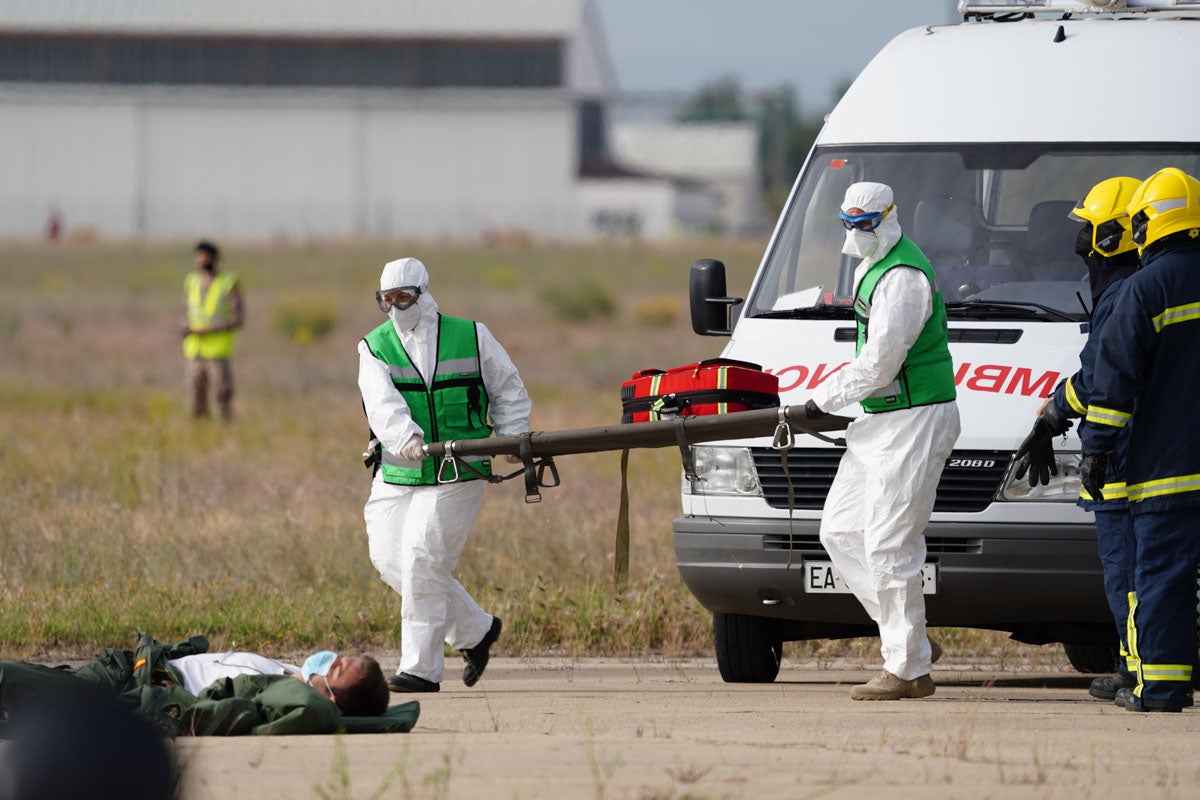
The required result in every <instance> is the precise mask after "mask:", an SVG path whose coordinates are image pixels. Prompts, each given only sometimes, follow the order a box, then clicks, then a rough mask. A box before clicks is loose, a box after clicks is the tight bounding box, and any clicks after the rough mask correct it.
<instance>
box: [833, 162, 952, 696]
mask: <svg viewBox="0 0 1200 800" xmlns="http://www.w3.org/2000/svg"><path fill="white" fill-rule="evenodd" d="M892 205H893V200H892V190H891V188H890V187H888V186H886V185H884V184H881V183H856V184H854V185H852V186H850V187H849V189H847V191H846V197H845V200H844V201H843V203H842V210H843V211H848V210H849V209H852V208H860V209H862V210H863V211H865V212H868V213H871V212H881V211H884V210H885V209H887V208H889V207H890V206H892ZM872 234H873V237H874V240H873V241H872ZM900 237H901V230H900V223H899V221H898V220H897V219H896V211H895V208H894V207H893V208H892V209H891V212H890V213H888V214H886V215H885V216H884V218H883V221H882V222H881V223H880V224H879V226H878V227H877V228H876V229H875V230H874V231H873V232H864V231H858V230H852V231H847V237H846V245H845V247H844V248H843V252H845V253H847V254H850V255H862V256H864V258H863V261H862V263H861V264H860V265H859V266H858V267H857V268H856V269H855V271H854V290H855V293H856V294H857V291H858V285H859V282H860V281H861V280H862V278H863V276H864V275H865V274H866V272H867V270H868V269H869V268H870V267H871V266H872V265H874V264H875V263H877V262H878V261H879V260H880V259H882V258H883V257H884V256H885V255H887V253H888V251H890V250H891V249H892V247H893V246H895V244H896V243H897V242H898V241H900ZM932 302H933V293H932V289H931V287H930V285H929V281H928V280H927V279H926V278H925V276H924V275H923V274H922V273H921V272H920V271H919V270H917V269H908V268H904V267H895V268H892V269H889V270H888V271H887V272H886V273H884V276H883V277H882V278H881V279H880V280H879V282H878V284H876V287H875V292H874V295H873V297H872V300H871V321H870V336H869V337H868V339H867V341H866V343H865V344H864V345H863V347H862V350H861V352H860V353H859V354H858V357H857V358H855V359H854V360H853V361H852V362H850V363H849V364H847V365H846V366H845V367H843V368H842V369H840V370H838V371H837V372H835V373H833V375H831V376H830V378H829V380H827V381H826V382H825V383H823V384H821V385H820V386H819V387H817V389H816V390H815V391H814V392H813V396H812V399H813V401H814V402H815V403H816V404H817V405H818V406H819V407H820V409H821V410H822V411H825V412H829V413H832V412H835V411H837V410H838V409H841V408H844V407H845V406H848V405H850V404H852V403H856V402H859V401H861V400H863V399H865V398H867V397H870V396H871V395H872V394H874V393H875V392H876V391H878V390H880V389H882V388H883V387H885V386H887V385H888V384H890V383H891V382H892V381H893V380H894V379H895V378H896V376H897V374H898V373H899V372H900V367H901V365H902V364H903V363H904V359H905V356H906V355H907V354H908V351H909V349H910V348H911V347H912V346H913V343H914V342H916V340H917V337H918V335H919V334H920V332H921V329H922V327H923V326H924V325H925V322H926V321H927V320H928V319H929V317H930V316H931V314H932V313H933V304H932ZM958 434H959V417H958V405H957V404H956V403H955V402H947V403H936V404H932V405H924V406H917V407H914V408H907V409H900V410H896V411H888V412H884V413H875V414H863V415H862V416H860V417H859V418H858V419H856V420H854V421H853V422H851V423H850V425H849V427H848V428H847V429H846V452H845V453H844V454H843V456H842V459H841V463H840V464H839V466H838V471H837V475H836V477H835V478H834V480H833V485H832V486H831V487H830V489H829V495H828V497H827V498H826V500H825V510H824V513H823V514H822V517H821V543H822V544H823V545H824V546H825V549H826V550H827V551H828V552H829V556H830V558H831V559H832V561H833V565H834V568H835V569H836V570H837V571H838V573H839V574H840V575H841V577H842V578H843V579H844V580H845V581H846V584H847V585H848V586H849V587H850V589H851V591H853V592H854V595H855V596H856V597H857V598H858V600H859V602H860V603H862V605H863V608H864V609H866V611H867V613H868V614H869V615H870V616H871V619H872V620H874V621H875V622H876V623H877V624H878V625H879V634H880V639H881V641H882V648H881V650H882V653H883V659H884V669H885V670H887V671H888V672H890V673H892V674H893V675H895V676H897V677H899V678H902V679H904V680H906V681H912V680H915V679H916V678H919V677H921V676H923V675H928V674H929V672H930V670H931V653H930V643H929V639H928V637H927V635H926V633H925V597H924V595H923V594H922V592H921V569H922V566H923V565H924V563H925V537H924V532H925V526H926V525H927V524H928V523H929V516H930V514H931V513H932V511H933V502H934V497H935V495H936V492H937V485H938V480H939V479H940V477H941V474H942V468H943V466H944V465H945V462H946V459H947V458H949V456H950V453H951V451H952V449H953V447H954V442H955V441H956V440H957V439H958Z"/></svg>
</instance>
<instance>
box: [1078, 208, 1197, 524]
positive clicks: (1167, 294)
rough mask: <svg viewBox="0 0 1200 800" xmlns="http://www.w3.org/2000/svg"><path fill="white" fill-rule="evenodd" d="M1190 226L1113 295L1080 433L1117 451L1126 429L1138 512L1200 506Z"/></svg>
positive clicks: (1155, 248) (1099, 447)
mask: <svg viewBox="0 0 1200 800" xmlns="http://www.w3.org/2000/svg"><path fill="white" fill-rule="evenodd" d="M1189 233H1196V234H1200V231H1191V232H1182V233H1180V234H1175V235H1173V236H1171V237H1168V239H1166V240H1162V241H1160V242H1156V243H1155V244H1154V245H1151V247H1150V248H1149V249H1147V250H1146V251H1145V253H1144V254H1143V257H1142V269H1141V270H1139V271H1138V272H1136V273H1135V274H1134V275H1133V276H1132V277H1130V278H1129V279H1127V280H1126V281H1125V285H1124V287H1123V288H1122V289H1121V291H1120V294H1119V295H1118V296H1117V297H1116V299H1115V302H1114V308H1113V312H1112V316H1111V318H1110V319H1109V321H1108V322H1107V323H1106V324H1105V326H1104V330H1103V331H1102V332H1101V334H1100V345H1099V351H1098V353H1097V358H1096V367H1095V372H1094V380H1095V385H1094V387H1093V390H1092V396H1091V399H1090V400H1089V402H1088V412H1087V423H1088V424H1087V425H1085V426H1083V428H1082V430H1081V431H1080V436H1081V437H1082V439H1083V445H1084V452H1086V453H1111V452H1114V451H1115V449H1116V447H1117V442H1118V440H1119V439H1120V436H1121V433H1122V431H1124V430H1126V429H1128V434H1127V435H1128V437H1129V456H1128V459H1127V461H1128V463H1127V465H1126V471H1125V480H1126V484H1127V487H1126V488H1127V491H1128V494H1129V500H1130V508H1131V510H1132V511H1133V512H1134V513H1138V511H1158V510H1166V509H1171V508H1184V507H1189V506H1197V505H1200V448H1198V447H1196V445H1195V441H1194V436H1193V432H1194V431H1195V428H1196V413H1195V408H1196V398H1197V397H1198V396H1200V370H1198V369H1196V368H1195V364H1196V358H1197V353H1198V352H1200V313H1196V310H1197V309H1200V239H1198V238H1194V237H1192V236H1190V235H1189ZM1135 408H1136V409H1137V414H1136V417H1135V416H1134V409H1135Z"/></svg>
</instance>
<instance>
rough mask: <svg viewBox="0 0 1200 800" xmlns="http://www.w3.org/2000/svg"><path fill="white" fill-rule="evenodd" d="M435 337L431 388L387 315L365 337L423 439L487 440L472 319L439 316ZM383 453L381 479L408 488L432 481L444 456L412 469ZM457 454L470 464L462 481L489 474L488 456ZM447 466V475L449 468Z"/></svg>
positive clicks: (462, 472)
mask: <svg viewBox="0 0 1200 800" xmlns="http://www.w3.org/2000/svg"><path fill="white" fill-rule="evenodd" d="M437 337H438V338H437V342H438V346H437V366H436V367H435V369H434V373H433V381H432V382H431V384H430V385H429V386H426V385H425V379H424V377H423V376H422V375H421V373H420V372H418V371H417V368H416V366H414V365H413V362H412V359H411V358H409V357H408V353H406V352H405V350H404V345H402V344H401V343H400V337H399V336H398V335H396V328H395V326H394V325H392V321H391V320H390V319H389V320H388V321H387V322H385V323H383V324H382V325H380V326H379V327H378V328H376V329H375V330H373V331H371V332H370V333H368V334H367V335H366V336H365V337H364V339H363V340H364V341H365V342H366V343H367V347H369V348H370V349H371V354H372V355H374V356H375V357H376V358H378V359H379V360H380V361H383V362H384V363H386V364H387V365H388V368H389V370H390V371H391V375H392V383H393V384H395V386H396V389H397V390H398V391H399V392H400V395H401V397H403V398H404V402H406V403H408V410H409V413H410V414H412V418H413V422H415V423H417V424H418V425H420V426H421V431H422V432H423V433H424V435H425V441H427V442H444V441H449V440H452V439H486V438H487V437H489V436H491V435H492V429H491V427H490V426H489V425H488V423H487V413H488V396H487V389H486V388H485V387H484V385H483V373H482V372H481V368H480V364H479V341H478V339H477V338H476V333H475V323H474V322H473V321H471V320H469V319H460V318H458V317H448V316H446V315H444V314H439V315H438V334H437ZM381 455H382V460H381V462H380V470H381V471H382V472H383V479H384V481H386V482H387V483H397V484H404V485H407V486H426V485H432V484H436V483H437V482H438V475H439V474H440V473H439V471H440V470H441V469H442V461H443V460H444V459H441V458H434V457H432V456H430V457H429V458H426V459H425V460H424V461H422V462H421V466H420V467H413V466H410V465H411V464H412V462H411V461H405V460H403V459H401V458H399V457H398V456H396V455H394V454H392V453H390V452H388V449H387V448H386V447H384V448H383V451H382V454H381ZM457 458H458V460H459V461H461V462H465V463H466V464H468V465H469V468H463V469H461V470H459V479H460V480H474V479H476V478H479V477H482V476H486V475H490V474H491V473H492V469H491V463H492V462H491V459H490V458H488V457H487V456H458V457H457ZM446 469H447V477H449V475H450V467H447V468H446ZM473 470H474V471H473Z"/></svg>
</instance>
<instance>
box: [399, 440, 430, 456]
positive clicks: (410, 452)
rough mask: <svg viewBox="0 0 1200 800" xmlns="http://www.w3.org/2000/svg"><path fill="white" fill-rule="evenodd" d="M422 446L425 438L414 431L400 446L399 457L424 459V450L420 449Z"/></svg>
mask: <svg viewBox="0 0 1200 800" xmlns="http://www.w3.org/2000/svg"><path fill="white" fill-rule="evenodd" d="M424 446H425V440H424V439H422V438H421V435H420V434H418V433H414V434H413V435H412V436H410V437H409V439H408V441H407V442H405V443H404V445H403V446H402V447H401V448H400V457H401V458H403V459H405V460H406V461H424V460H425V451H424V450H422V449H421V448H423V447H424Z"/></svg>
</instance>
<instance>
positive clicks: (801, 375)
mask: <svg viewBox="0 0 1200 800" xmlns="http://www.w3.org/2000/svg"><path fill="white" fill-rule="evenodd" d="M763 372H767V373H772V372H773V373H774V375H775V377H777V378H779V391H781V392H790V391H791V390H792V389H795V388H797V387H799V386H800V384H802V383H804V379H805V378H807V377H808V367H803V366H801V365H799V364H792V365H791V366H787V367H782V368H780V369H777V370H769V369H767V370H763ZM785 372H794V373H796V379H795V380H794V381H792V382H791V383H789V384H787V385H784V382H783V374H784V373H785Z"/></svg>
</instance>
